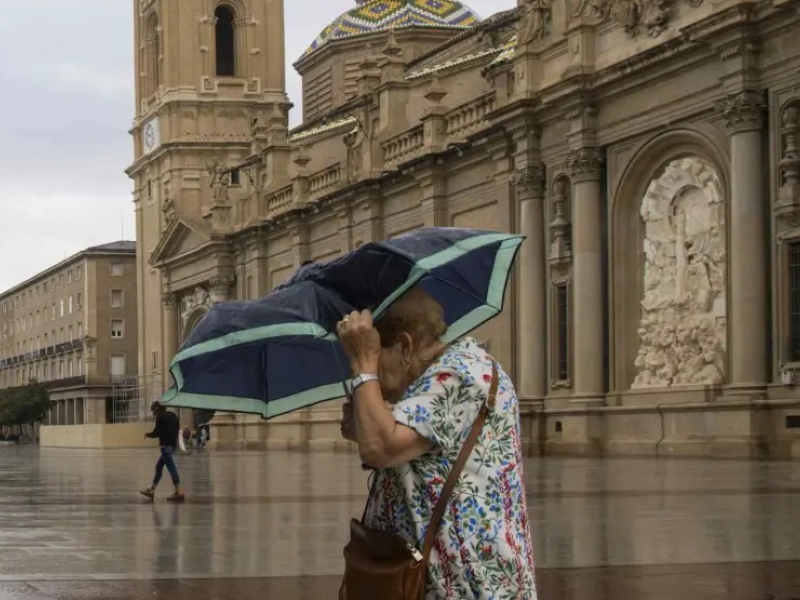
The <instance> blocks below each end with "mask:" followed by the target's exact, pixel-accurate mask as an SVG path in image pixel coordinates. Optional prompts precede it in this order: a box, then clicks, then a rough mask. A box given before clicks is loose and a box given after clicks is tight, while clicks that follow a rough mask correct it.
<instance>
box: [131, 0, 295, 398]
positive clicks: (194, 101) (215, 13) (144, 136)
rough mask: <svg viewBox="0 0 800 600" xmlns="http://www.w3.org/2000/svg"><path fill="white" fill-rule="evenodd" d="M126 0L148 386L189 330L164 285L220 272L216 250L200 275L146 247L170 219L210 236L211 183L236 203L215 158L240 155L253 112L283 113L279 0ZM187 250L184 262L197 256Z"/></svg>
mask: <svg viewBox="0 0 800 600" xmlns="http://www.w3.org/2000/svg"><path fill="white" fill-rule="evenodd" d="M134 11H135V12H134V15H135V17H134V27H135V36H134V39H135V44H136V47H135V75H136V85H135V88H136V114H135V117H134V120H133V127H132V129H131V131H130V133H131V135H132V137H133V148H134V162H133V164H132V165H131V166H130V167H129V168H128V169H127V173H128V175H129V176H130V177H131V179H132V180H133V183H134V190H133V195H134V205H135V211H136V239H137V245H138V249H137V276H138V283H139V289H138V293H139V297H138V298H137V303H138V308H139V315H140V321H139V357H138V359H139V373H140V375H141V376H143V377H146V378H148V379H146V381H148V383H147V385H148V386H150V387H151V391H148V398H149V397H150V396H151V395H152V396H155V397H158V396H160V394H161V392H163V389H164V387H165V386H168V385H169V384H170V383H171V382H170V380H169V377H168V375H167V371H166V368H167V365H168V364H169V361H170V359H171V358H172V355H173V354H174V353H175V352H176V351H177V347H178V346H179V344H180V342H181V341H182V340H183V339H184V338H185V336H186V334H187V333H188V332H187V331H185V329H186V324H185V323H182V322H181V321H180V315H181V314H182V312H185V311H183V308H182V307H181V305H180V298H178V297H176V296H175V294H174V292H170V293H167V291H168V290H170V289H171V290H174V289H176V287H179V288H180V289H183V288H186V289H194V288H195V287H196V286H197V285H200V284H204V283H207V282H209V281H211V280H214V278H215V277H216V278H217V280H218V279H219V273H218V272H217V273H214V272H213V269H212V265H213V263H214V261H215V260H217V262H219V257H217V258H216V259H215V258H214V257H207V258H208V260H207V263H208V273H205V274H203V275H202V277H201V276H199V275H198V274H197V273H194V274H190V275H187V280H186V281H179V282H167V281H166V280H165V279H166V276H165V275H163V274H162V269H160V268H159V266H158V265H157V264H154V262H153V261H152V260H151V257H152V256H153V252H154V250H155V249H156V247H157V246H158V245H159V244H162V245H163V244H164V241H163V240H164V239H165V236H166V235H167V233H168V230H170V226H171V224H174V222H175V220H181V222H186V223H191V224H193V227H194V229H195V230H196V231H197V232H198V239H200V240H205V244H206V246H208V245H209V244H210V245H213V243H214V240H217V239H219V236H218V235H216V234H217V233H218V231H217V230H216V229H215V228H214V226H213V223H214V217H215V214H216V215H217V216H218V215H219V211H218V208H219V200H220V198H219V193H220V192H219V190H220V187H221V186H223V187H224V193H225V200H227V199H228V195H229V196H230V199H231V201H232V202H234V203H235V202H236V199H237V194H239V195H244V194H246V193H247V190H246V186H245V185H242V184H241V183H240V182H239V181H238V179H239V177H238V172H236V173H226V172H225V169H226V168H230V167H231V166H232V165H237V164H240V163H242V162H243V161H244V160H245V159H246V158H247V157H248V156H249V155H250V153H251V141H252V127H253V123H254V122H256V120H257V119H258V116H259V115H260V114H261V115H279V116H281V117H282V118H283V119H284V120H285V119H286V115H287V113H288V108H289V104H288V100H287V98H286V92H285V59H284V15H283V0H180V1H179V2H177V1H172V0H134ZM221 173H225V174H224V175H221ZM221 177H224V178H225V181H224V182H222V179H221ZM215 183H216V184H217V185H216V188H217V189H216V190H215V189H214V187H215V186H214V184H215ZM215 192H216V196H215ZM215 210H216V211H217V213H215ZM172 229H174V227H173V228H172ZM206 230H207V231H206ZM204 232H206V233H207V235H205V237H204V235H203V234H204ZM200 245H201V246H202V245H203V244H200ZM179 250H180V251H181V252H183V251H185V249H179ZM176 252H178V250H176ZM195 254H197V260H195V262H194V264H195V265H197V264H198V262H199V263H203V264H205V263H204V262H203V261H206V257H205V255H203V256H200V255H201V254H202V252H200V251H198V252H196V253H195ZM167 283H169V284H170V285H167ZM176 305H177V306H176ZM176 315H178V316H177V317H176ZM176 318H178V323H177V325H176V324H175V322H174V321H175V320H176ZM176 332H177V333H176ZM173 337H176V338H178V339H177V340H176V339H173ZM159 388H160V389H159Z"/></svg>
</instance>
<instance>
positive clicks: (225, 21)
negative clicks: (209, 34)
mask: <svg viewBox="0 0 800 600" xmlns="http://www.w3.org/2000/svg"><path fill="white" fill-rule="evenodd" d="M214 16H215V17H216V18H217V25H216V42H217V76H218V77H233V76H234V74H235V71H236V68H235V67H236V62H235V51H236V49H235V46H236V44H235V42H234V25H233V22H234V16H233V10H231V8H230V7H229V6H224V5H223V6H218V7H217V10H215V11H214Z"/></svg>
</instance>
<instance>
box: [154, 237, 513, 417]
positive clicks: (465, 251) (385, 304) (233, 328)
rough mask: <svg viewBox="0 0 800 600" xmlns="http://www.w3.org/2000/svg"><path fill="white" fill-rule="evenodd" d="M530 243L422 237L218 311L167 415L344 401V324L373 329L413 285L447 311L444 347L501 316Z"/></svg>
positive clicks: (274, 411)
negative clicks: (363, 315)
mask: <svg viewBox="0 0 800 600" xmlns="http://www.w3.org/2000/svg"><path fill="white" fill-rule="evenodd" d="M523 240H524V238H523V237H522V236H518V235H512V234H505V233H495V232H488V231H479V230H474V229H459V228H449V227H440V228H436V227H433V228H423V229H418V230H415V231H413V232H411V233H408V234H406V235H403V236H400V237H397V238H394V239H391V240H387V241H383V242H374V243H369V244H365V245H363V246H361V247H359V248H358V249H357V250H355V251H353V252H350V253H349V254H346V255H344V256H342V257H340V258H338V259H335V260H333V261H331V262H329V263H326V264H320V263H308V264H304V265H303V266H302V267H301V268H300V269H298V271H297V272H296V273H295V274H294V275H293V276H292V277H291V278H290V279H289V280H288V281H286V282H285V283H284V284H282V285H280V286H278V287H277V288H276V290H275V291H274V292H273V293H272V294H270V295H268V296H265V297H264V298H261V299H259V300H254V301H246V302H240V301H237V302H223V303H220V304H217V305H215V306H214V307H213V308H212V309H211V310H210V311H209V312H208V314H207V315H206V316H205V317H204V318H203V319H202V321H201V322H200V323H199V324H198V326H197V327H196V328H195V330H194V331H193V332H192V334H191V336H190V337H189V339H188V340H187V341H186V342H185V344H184V345H183V347H182V348H181V350H180V351H179V352H178V354H177V355H176V356H175V357H174V359H173V360H172V363H171V365H170V372H171V374H172V377H173V379H174V382H175V384H174V386H173V387H172V388H171V389H170V390H168V392H167V393H166V394H165V396H164V398H163V399H162V402H163V403H164V404H165V405H172V406H180V407H187V408H196V409H209V410H224V411H230V412H243V413H253V414H258V415H261V416H262V417H264V418H272V417H276V416H278V415H282V414H285V413H288V412H291V411H294V410H298V409H301V408H305V407H308V406H312V405H314V404H317V403H319V402H324V401H326V400H331V399H334V398H341V397H342V396H343V393H342V382H343V381H345V380H346V379H347V378H348V377H349V367H348V361H347V359H346V357H345V355H344V353H343V351H342V348H341V346H340V345H339V343H338V340H337V337H336V333H335V331H336V323H337V322H338V321H339V320H340V319H341V318H342V317H343V316H344V315H345V314H347V313H349V312H351V311H353V310H363V309H369V310H371V311H372V312H373V315H374V318H375V319H380V317H381V315H382V314H383V313H385V312H386V310H387V309H388V308H389V307H390V306H391V305H392V303H393V302H394V301H395V300H397V299H398V298H399V297H400V296H402V295H403V293H404V292H406V291H407V290H409V289H411V288H412V287H414V286H415V285H420V286H422V288H423V289H424V290H425V291H427V292H428V293H429V294H431V295H432V296H433V297H434V298H435V299H436V300H437V301H438V302H439V303H440V304H441V305H442V307H443V309H444V313H445V321H446V323H447V325H448V329H447V332H446V334H445V336H444V341H446V342H449V341H452V340H455V339H458V338H459V337H461V336H463V335H465V334H467V333H469V332H470V331H472V330H473V329H475V328H476V327H478V326H479V325H481V324H483V323H485V322H486V321H488V320H489V319H491V318H492V317H494V316H496V315H497V314H498V313H499V312H500V311H501V310H502V308H503V299H504V295H505V289H506V285H507V283H508V278H509V274H510V271H511V267H512V264H513V262H514V258H515V257H516V254H517V251H518V250H519V247H520V244H521V243H522V241H523Z"/></svg>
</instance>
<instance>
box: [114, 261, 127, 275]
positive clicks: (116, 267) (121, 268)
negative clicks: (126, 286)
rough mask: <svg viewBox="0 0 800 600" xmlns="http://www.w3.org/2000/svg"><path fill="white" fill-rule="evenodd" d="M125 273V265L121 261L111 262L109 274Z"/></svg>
mask: <svg viewBox="0 0 800 600" xmlns="http://www.w3.org/2000/svg"><path fill="white" fill-rule="evenodd" d="M123 275H125V265H123V264H122V263H111V276H112V277H122V276H123Z"/></svg>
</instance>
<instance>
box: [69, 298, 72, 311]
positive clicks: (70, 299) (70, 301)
mask: <svg viewBox="0 0 800 600" xmlns="http://www.w3.org/2000/svg"><path fill="white" fill-rule="evenodd" d="M69 314H72V296H70V297H69Z"/></svg>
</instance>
